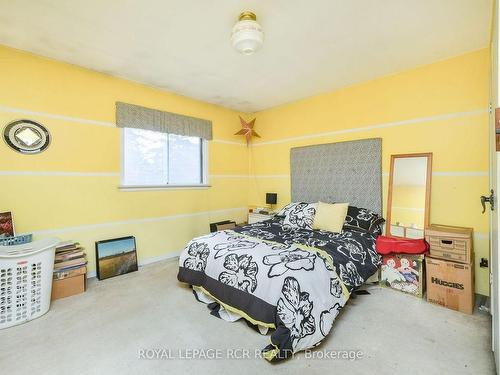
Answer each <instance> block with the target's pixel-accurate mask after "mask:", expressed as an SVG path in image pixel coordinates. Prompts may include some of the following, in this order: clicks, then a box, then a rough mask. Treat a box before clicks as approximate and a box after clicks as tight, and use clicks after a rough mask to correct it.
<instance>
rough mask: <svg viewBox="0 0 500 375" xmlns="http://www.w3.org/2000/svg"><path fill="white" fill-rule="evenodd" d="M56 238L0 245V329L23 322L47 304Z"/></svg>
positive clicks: (46, 307) (39, 312)
mask: <svg viewBox="0 0 500 375" xmlns="http://www.w3.org/2000/svg"><path fill="white" fill-rule="evenodd" d="M58 243H59V240H58V239H56V238H49V239H44V240H40V241H35V242H30V243H26V244H21V245H14V246H0V329H3V328H8V327H11V326H15V325H18V324H21V323H25V322H27V321H29V320H32V319H35V318H38V317H40V316H42V315H43V314H45V313H46V312H47V311H48V310H49V307H50V294H51V290H52V273H53V271H54V253H55V247H56V245H57V244H58Z"/></svg>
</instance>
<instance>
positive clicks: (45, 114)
mask: <svg viewBox="0 0 500 375" xmlns="http://www.w3.org/2000/svg"><path fill="white" fill-rule="evenodd" d="M0 112H6V113H16V114H20V115H24V116H39V117H45V118H50V119H54V120H63V121H71V122H77V123H80V124H89V125H97V126H106V127H112V128H116V124H115V123H114V122H108V121H98V120H90V119H86V118H81V117H73V116H66V115H59V114H56V113H48V112H38V111H30V110H28V109H24V108H14V107H8V106H5V105H0ZM117 129H118V128H117ZM212 141H213V142H216V143H226V144H232V145H238V146H246V143H245V142H237V141H226V140H224V139H213V140H212Z"/></svg>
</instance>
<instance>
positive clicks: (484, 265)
mask: <svg viewBox="0 0 500 375" xmlns="http://www.w3.org/2000/svg"><path fill="white" fill-rule="evenodd" d="M479 267H481V268H488V259H486V258H481V262H480V263H479Z"/></svg>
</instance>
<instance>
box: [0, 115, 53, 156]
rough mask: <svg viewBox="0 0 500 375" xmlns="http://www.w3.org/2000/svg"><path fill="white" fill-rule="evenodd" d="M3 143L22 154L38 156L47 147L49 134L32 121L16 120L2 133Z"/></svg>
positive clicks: (43, 127) (40, 125)
mask: <svg viewBox="0 0 500 375" xmlns="http://www.w3.org/2000/svg"><path fill="white" fill-rule="evenodd" d="M3 138H4V140H5V142H6V143H7V144H8V145H9V146H10V147H11V148H12V149H13V150H16V151H17V152H20V153H22V154H38V153H40V152H42V151H43V150H45V149H46V148H47V147H49V144H50V133H49V131H48V130H47V128H46V127H45V126H43V125H42V124H39V123H38V122H36V121H32V120H16V121H12V122H10V123H8V124H7V126H6V127H5V129H4V131H3Z"/></svg>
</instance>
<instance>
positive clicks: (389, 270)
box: [380, 254, 425, 298]
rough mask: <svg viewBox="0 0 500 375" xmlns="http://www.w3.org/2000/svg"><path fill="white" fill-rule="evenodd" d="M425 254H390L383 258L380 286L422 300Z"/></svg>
mask: <svg viewBox="0 0 500 375" xmlns="http://www.w3.org/2000/svg"><path fill="white" fill-rule="evenodd" d="M424 258H425V254H420V255H410V254H389V255H384V256H383V257H382V267H381V271H380V285H382V286H385V287H388V288H392V289H396V290H399V291H401V292H405V293H408V294H412V295H414V296H416V297H420V298H422V296H423V294H424V290H425V273H424V270H425V269H424V264H425V262H424Z"/></svg>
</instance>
